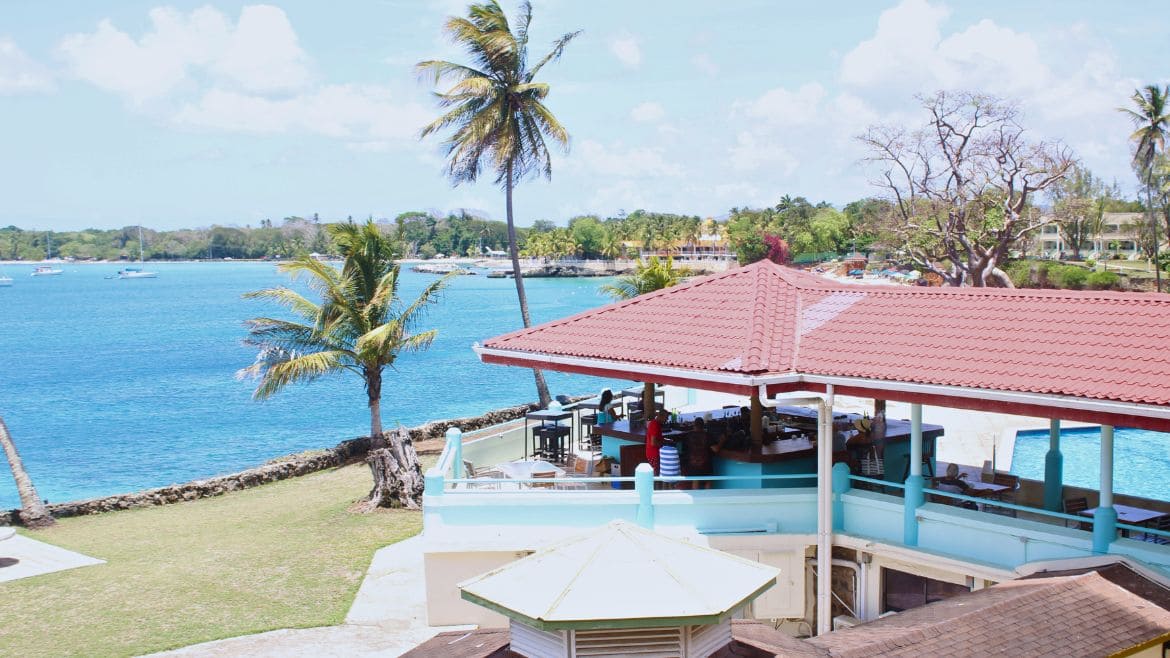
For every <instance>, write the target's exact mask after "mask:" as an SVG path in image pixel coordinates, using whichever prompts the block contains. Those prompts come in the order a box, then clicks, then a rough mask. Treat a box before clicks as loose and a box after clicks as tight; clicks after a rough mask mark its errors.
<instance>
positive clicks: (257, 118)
mask: <svg viewBox="0 0 1170 658" xmlns="http://www.w3.org/2000/svg"><path fill="white" fill-rule="evenodd" d="M503 4H504V7H505V8H506V9H507V10H508V11H509V13H510V14H513V15H514V13H515V10H516V5H515V3H513V2H511V0H504V1H503ZM466 6H467V3H466V2H457V1H453V0H438V1H433V2H423V1H412V0H381V1H375V0H352V1H349V2H344V3H324V2H316V1H308V0H306V1H297V2H279V3H275V4H250V3H240V2H226V1H214V2H210V3H205V2H194V3H189V2H174V3H170V4H161V3H159V2H154V1H150V2H143V1H140V0H120V1H119V2H117V3H112V2H89V1H85V0H55V1H53V2H40V3H33V2H27V1H25V0H0V154H2V155H0V226H2V225H8V224H15V225H17V226H20V227H22V228H29V229H56V230H70V229H78V228H84V227H97V228H118V227H123V226H130V225H135V224H144V225H146V226H149V227H152V228H159V229H163V228H167V229H170V228H183V227H203V226H210V225H212V224H224V225H237V226H247V225H252V226H254V225H257V224H258V223H259V222H260V220H263V219H274V220H279V219H280V218H282V217H286V216H292V215H300V216H309V215H312V214H313V213H319V214H320V217H321V218H322V219H323V220H334V219H339V218H344V217H346V216H354V217H366V216H370V215H372V216H374V217H378V218H381V217H394V216H395V215H397V214H398V213H400V212H403V211H406V210H415V209H423V210H435V211H439V212H447V211H449V210H454V209H458V208H468V209H472V210H475V211H478V212H480V213H482V214H485V215H487V216H489V217H493V218H498V219H502V218H503V213H504V195H503V193H502V191H501V190H500V189H499V187H498V186H495V185H493V183H492V179H491V177H485V178H484V179H483V180H481V181H480V182H477V183H475V184H471V185H467V184H464V185H460V186H458V187H452V185H451V184H450V182H449V181H448V180H447V179H446V178H445V177H444V175H443V171H442V168H443V152H442V149H441V144H440V142H441V140H439V139H435V138H429V139H427V140H423V141H420V140H419V139H418V132H419V129H420V128H421V127H422V126H423V125H425V124H426V123H427V122H428V121H430V120H431V119H433V118H434V117H435V116H437V113H438V109H437V108H436V107H435V105H434V102H433V100H432V97H431V91H432V87H431V86H430V85H429V84H428V83H427V81H420V80H418V79H417V78H416V76H415V74H414V64H415V63H416V62H418V61H420V60H425V59H449V60H454V61H463V60H462V58H463V54H462V53H461V52H460V51H459V49H458V48H456V47H455V46H454V45H453V44H451V43H450V42H449V41H448V40H447V39H446V38H445V37H444V35H443V32H442V24H443V21H444V19H445V17H447V16H450V15H453V14H460V13H464V12H465V11H466ZM533 15H534V18H533V24H532V31H531V34H532V37H531V42H532V44H533V47H532V52H533V57H536V56H539V55H542V54H543V53H544V52H545V51H546V48H545V46H546V45H547V44H551V43H552V41H553V40H554V39H556V38H557V37H558V36H560V35H561V34H563V33H565V32H569V31H573V30H582V31H583V32H582V34H581V35H580V36H579V37H578V38H577V39H576V40H575V41H573V42H572V43H571V44H570V45H569V46H568V48H567V49H566V50H565V53H564V57H563V58H562V60H561V61H560V62H558V63H556V64H552V65H550V66H548V67H546V68H545V69H544V70H543V71H542V74H541V78H542V79H543V80H544V81H545V82H547V83H549V85H550V86H551V89H552V91H551V93H550V94H549V97H548V99H547V104H548V106H549V107H550V108H551V110H552V111H553V112H554V113H555V114H556V115H557V117H558V118H559V119H560V120H561V122H562V123H563V124H564V125H565V126H566V127H567V128H568V130H569V133H570V135H571V138H572V141H571V146H570V149H569V151H568V152H567V153H557V154H556V155H555V156H554V158H553V176H552V180H551V181H546V180H543V179H535V180H529V181H525V182H524V183H522V184H521V185H520V186H519V187H518V189H517V190H516V197H515V204H516V222H517V224H519V225H521V226H526V225H530V224H531V223H532V222H533V221H534V220H537V219H549V220H552V221H554V222H556V223H557V224H562V225H563V224H565V223H566V222H567V221H568V219H569V218H571V217H573V216H576V215H579V214H586V213H596V214H600V215H602V216H607V215H613V214H616V213H619V212H621V211H625V212H631V211H633V210H636V209H639V208H642V209H646V210H655V211H660V212H678V213H685V214H697V215H702V216H721V215H724V214H726V212H727V211H728V209H729V208H731V207H744V206H752V207H760V206H765V205H772V204H775V203H776V202H777V201H778V200H779V199H780V197H782V196H784V195H786V194H787V195H792V196H798V195H799V196H805V197H808V198H809V199H811V200H813V201H814V202H815V201H820V200H826V201H828V202H830V203H833V204H835V205H838V206H840V205H843V204H845V203H848V202H849V201H852V200H855V199H859V198H863V197H866V196H870V195H873V194H875V193H876V192H877V190H876V188H874V187H873V186H872V185H871V184H870V183H869V179H870V177H871V176H872V175H873V173H874V172H873V170H872V169H871V168H870V167H869V166H867V165H866V163H865V162H864V160H863V158H864V156H865V152H864V150H863V149H862V147H861V146H860V145H859V143H858V142H857V140H856V136H857V135H858V134H860V133H861V132H862V131H864V129H865V128H866V127H867V126H869V125H872V124H879V123H885V124H897V125H908V126H913V125H919V124H921V123H922V122H923V121H924V117H925V115H924V113H923V111H922V109H921V106H920V105H919V104H918V102H917V101H916V100H915V95H916V94H922V93H932V92H934V91H936V90H939V89H969V90H978V91H982V92H987V93H992V94H997V95H1000V96H1003V97H1006V98H1010V99H1012V100H1014V101H1016V102H1018V103H1019V105H1020V107H1021V109H1022V111H1023V113H1024V116H1023V124H1024V125H1025V127H1026V128H1027V129H1028V131H1029V133H1028V134H1029V136H1030V137H1031V138H1033V139H1035V140H1053V141H1060V142H1063V143H1065V144H1067V145H1068V146H1069V147H1071V148H1072V149H1073V150H1074V152H1075V153H1076V154H1077V155H1078V156H1079V157H1080V158H1081V159H1082V161H1083V162H1084V164H1085V165H1086V166H1088V167H1089V168H1090V169H1091V170H1092V171H1093V172H1094V173H1096V174H1097V175H1098V176H1100V177H1103V178H1105V179H1106V180H1112V179H1116V180H1117V181H1118V182H1119V183H1120V184H1121V187H1122V190H1123V191H1124V192H1125V193H1126V194H1133V193H1134V191H1135V187H1136V185H1135V181H1134V177H1133V174H1132V171H1131V170H1130V167H1129V159H1130V148H1129V145H1128V136H1129V133H1130V132H1131V127H1130V124H1129V123H1128V121H1127V119H1126V118H1125V117H1124V116H1123V115H1121V114H1120V113H1119V112H1117V111H1116V108H1117V107H1119V106H1122V105H1126V104H1127V103H1128V102H1129V96H1130V95H1131V94H1132V93H1133V91H1134V89H1135V88H1136V87H1138V86H1139V85H1145V84H1150V83H1158V84H1164V83H1166V82H1168V81H1170V78H1168V76H1170V69H1168V68H1167V64H1168V63H1170V38H1168V37H1167V35H1168V34H1170V12H1166V11H1165V8H1164V5H1163V4H1162V3H1161V2H1156V1H1149V2H1141V1H1135V2H1127V3H1124V4H1117V5H1115V4H1113V3H1104V2H1098V1H1081V0H1066V1H1061V2H1056V1H1052V2H1029V3H1020V2H1015V1H1011V2H1006V1H994V0H992V1H986V2H978V3H976V2H957V1H952V2H942V1H932V0H901V1H900V2H896V3H894V2H873V1H870V2H828V1H826V2H818V3H797V2H765V1H761V0H735V1H733V2H709V1H706V0H702V1H700V0H693V1H687V0H679V1H675V2H662V1H659V0H647V1H646V2H624V1H617V0H596V1H591V2H574V1H571V0H544V1H542V0H535V2H534V9H533Z"/></svg>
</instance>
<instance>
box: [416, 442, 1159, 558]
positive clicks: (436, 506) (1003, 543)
mask: <svg viewBox="0 0 1170 658" xmlns="http://www.w3.org/2000/svg"><path fill="white" fill-rule="evenodd" d="M450 438H451V437H449V439H450ZM461 453H462V445H461V440H460V441H453V440H449V442H448V446H447V448H446V449H445V450H444V452H443V454H442V455H441V456H440V458H439V461H438V464H437V465H436V466H435V468H432V469H431V470H430V471H428V472H427V478H426V497H425V504H424V512H425V519H426V521H425V523H426V530H427V532H430V531H432V530H436V529H459V528H462V529H463V530H465V531H466V530H471V529H472V528H476V527H479V528H484V529H490V531H491V532H499V529H501V528H507V527H527V528H529V529H531V528H533V527H539V526H556V527H566V526H571V527H583V528H584V527H593V526H596V525H601V524H604V523H607V522H609V521H611V520H615V519H625V520H628V521H632V522H637V523H640V524H642V525H644V526H647V527H655V526H660V527H684V528H691V529H693V530H694V531H696V532H699V533H702V534H724V533H772V534H789V535H793V534H802V535H812V534H814V533H816V531H817V491H816V488H815V487H809V486H788V487H778V488H777V487H759V488H746V489H732V488H720V489H693V488H680V486H682V487H693V486H694V484H696V483H698V482H702V481H712V482H722V483H734V482H736V481H742V480H751V481H753V483H755V484H756V485H757V486H758V484H759V483H761V482H762V481H765V480H782V481H788V482H790V483H791V484H795V485H804V484H806V483H808V482H809V481H810V480H811V481H815V479H816V474H814V473H795V474H783V475H750V476H709V477H700V478H694V477H670V478H664V477H653V476H652V474H650V473H648V472H645V473H639V474H638V475H637V476H635V477H623V478H612V477H605V478H601V477H570V476H565V477H558V478H524V479H513V478H503V477H487V478H482V477H476V478H471V477H464V476H463V473H462V461H461V460H462V457H461ZM839 466H843V465H839ZM833 480H834V482H833V491H834V494H833V501H832V504H833V508H834V509H833V521H834V532H835V533H836V534H838V535H846V536H850V537H854V538H857V539H863V540H870V541H876V542H880V543H883V544H889V545H894V546H906V547H910V548H917V549H920V550H926V551H929V552H933V553H937V554H941V555H944V556H948V557H952V558H956V559H960V560H965V561H969V562H975V563H979V564H987V565H992V566H995V567H998V568H1003V569H1009V570H1010V569H1014V568H1016V567H1018V566H1020V565H1023V564H1026V563H1028V562H1033V561H1037V560H1052V559H1061V558H1074V557H1085V556H1088V555H1092V554H1093V541H1092V532H1091V531H1087V530H1083V529H1081V525H1082V524H1085V523H1091V519H1087V518H1085V517H1081V516H1075V515H1071V514H1064V513H1060V512H1051V511H1047V510H1043V509H1038V508H1035V507H1028V506H1024V505H1017V504H1014V503H1010V502H1003V501H998V500H993V499H988V498H982V497H975V496H968V495H963V494H958V493H950V492H944V491H938V490H934V489H927V490H926V491H925V494H926V496H927V502H924V503H923V504H922V505H920V506H917V507H909V506H908V505H907V503H906V499H905V489H906V486H905V485H904V484H901V483H893V482H888V481H886V480H877V479H873V478H866V477H861V476H855V475H850V474H849V473H848V469H847V468H844V469H841V468H838V469H835V470H834V472H833ZM615 484H616V485H618V486H619V487H632V488H617V489H615V488H614V485H615ZM955 503H958V504H955ZM963 503H967V504H969V505H973V506H976V507H977V509H967V508H965V507H963V506H962V504H963ZM910 526H912V527H913V529H914V532H913V533H912V535H913V536H914V539H915V541H910V537H911V536H912V535H911V533H909V532H908V527H910ZM1070 526H1071V527H1070ZM1117 527H1118V528H1121V529H1122V530H1124V531H1126V532H1128V533H1130V534H1132V537H1129V538H1127V537H1121V538H1117V539H1115V540H1113V541H1112V542H1110V543H1109V550H1108V552H1109V553H1111V554H1118V555H1125V556H1129V557H1132V558H1136V559H1138V560H1141V561H1143V562H1145V563H1147V564H1150V565H1151V566H1154V567H1156V568H1159V569H1162V570H1164V571H1167V572H1168V573H1170V546H1168V545H1163V544H1159V543H1155V542H1153V541H1141V540H1139V538H1140V539H1145V540H1150V539H1163V540H1167V541H1170V532H1166V531H1161V530H1156V529H1151V528H1146V527H1143V526H1133V525H1128V524H1117Z"/></svg>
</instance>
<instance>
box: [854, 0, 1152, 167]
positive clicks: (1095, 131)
mask: <svg viewBox="0 0 1170 658" xmlns="http://www.w3.org/2000/svg"><path fill="white" fill-rule="evenodd" d="M948 15H949V12H948V11H947V9H945V8H944V7H942V6H935V5H931V4H930V3H929V2H927V1H926V0H903V2H901V3H900V4H899V5H897V6H896V7H893V8H892V9H889V10H887V11H885V12H883V13H882V14H881V17H880V18H879V20H878V26H877V29H876V31H875V32H874V35H873V36H872V37H871V38H869V39H867V40H865V41H862V42H861V43H859V44H858V45H857V46H856V47H855V48H854V49H853V50H852V51H850V52H848V53H847V54H846V55H845V56H844V57H843V58H842V62H841V71H840V80H841V82H842V83H843V84H844V85H845V87H846V91H845V93H846V94H856V95H855V98H857V99H858V100H861V99H863V100H862V102H863V104H864V106H865V109H868V108H874V107H876V108H879V109H880V110H881V111H882V114H883V115H884V116H878V114H876V113H874V112H873V111H872V110H871V111H870V112H869V113H868V118H869V120H868V121H866V122H864V123H861V122H859V123H861V125H865V124H868V123H874V122H875V121H882V122H896V123H906V124H908V125H914V124H918V123H920V122H921V121H923V120H924V117H923V115H922V114H921V113H920V112H913V113H907V111H906V110H907V108H908V105H909V103H908V100H909V98H910V97H911V96H912V95H913V94H915V93H923V94H927V95H929V94H931V93H932V92H934V91H935V90H937V89H971V90H978V91H982V92H986V93H990V94H995V95H998V96H1002V97H1005V98H1008V99H1011V100H1015V101H1018V102H1019V103H1020V106H1021V108H1022V110H1023V111H1024V116H1023V118H1022V121H1023V124H1024V125H1025V126H1026V127H1027V128H1028V129H1029V131H1030V132H1031V133H1032V136H1033V138H1037V139H1038V138H1045V139H1058V140H1063V141H1065V142H1067V143H1068V144H1069V145H1070V146H1072V147H1073V148H1074V150H1075V151H1077V152H1078V155H1080V156H1082V157H1083V158H1084V159H1085V163H1086V164H1087V165H1088V166H1089V167H1090V168H1092V169H1093V170H1094V171H1095V173H1097V174H1098V175H1100V176H1102V177H1104V178H1106V179H1108V178H1111V177H1119V178H1121V179H1126V178H1128V177H1129V171H1128V161H1127V158H1126V157H1117V156H1116V154H1118V153H1122V154H1128V144H1127V143H1126V137H1127V135H1128V130H1127V126H1126V124H1125V122H1124V120H1123V117H1121V116H1120V114H1119V113H1118V112H1116V111H1115V109H1114V108H1116V107H1117V106H1119V105H1123V104H1124V102H1125V101H1124V99H1125V98H1126V97H1127V96H1128V94H1129V93H1130V92H1131V91H1132V90H1133V88H1134V87H1135V86H1137V85H1138V84H1140V83H1139V81H1137V80H1134V79H1132V78H1129V77H1127V76H1125V75H1123V74H1122V72H1121V71H1120V70H1119V67H1118V64H1117V61H1116V57H1115V56H1114V54H1113V49H1112V45H1111V43H1110V42H1109V41H1108V40H1107V39H1104V38H1098V37H1095V35H1094V33H1093V31H1092V29H1091V27H1090V26H1088V25H1086V24H1083V23H1081V24H1074V25H1072V26H1071V27H1067V28H1060V29H1048V30H1045V31H1035V32H1018V31H1016V30H1013V29H1011V28H1007V27H1004V26H1001V25H998V24H996V23H995V22H994V21H992V20H990V19H982V20H978V21H976V22H974V23H971V24H969V25H960V26H956V27H955V29H954V30H953V31H951V32H950V33H948V32H947V31H946V30H945V29H944V25H945V22H946V19H947V18H948ZM844 95H845V94H842V96H844Z"/></svg>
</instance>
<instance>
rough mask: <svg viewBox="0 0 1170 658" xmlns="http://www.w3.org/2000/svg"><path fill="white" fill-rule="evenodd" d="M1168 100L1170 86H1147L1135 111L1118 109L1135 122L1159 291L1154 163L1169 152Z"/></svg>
mask: <svg viewBox="0 0 1170 658" xmlns="http://www.w3.org/2000/svg"><path fill="white" fill-rule="evenodd" d="M1167 97H1170V87H1159V86H1158V85H1146V86H1145V87H1143V88H1141V89H1135V90H1134V92H1133V96H1131V97H1130V99H1131V100H1132V101H1133V108H1126V107H1119V108H1117V109H1118V111H1120V112H1122V113H1124V114H1125V115H1126V116H1128V117H1129V119H1130V121H1133V126H1134V131H1133V134H1131V135H1130V136H1129V139H1130V141H1132V142H1133V143H1134V152H1133V167H1134V170H1135V171H1136V172H1137V174H1138V177H1139V178H1140V179H1141V180H1142V182H1143V183H1145V186H1146V220H1147V222H1149V223H1150V224H1151V226H1152V228H1153V231H1154V262H1155V267H1154V276H1155V281H1156V285H1157V289H1158V291H1159V292H1161V290H1162V270H1161V268H1160V267H1157V261H1158V247H1159V245H1160V240H1159V238H1158V226H1157V224H1156V223H1155V222H1154V218H1153V212H1154V200H1153V187H1154V163H1155V161H1156V160H1157V159H1158V154H1159V153H1165V152H1166V135H1167V133H1168V132H1170V113H1168V112H1167V110H1168V109H1170V108H1167Z"/></svg>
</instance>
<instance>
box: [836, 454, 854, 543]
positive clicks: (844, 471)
mask: <svg viewBox="0 0 1170 658" xmlns="http://www.w3.org/2000/svg"><path fill="white" fill-rule="evenodd" d="M851 486H852V485H851V483H850V482H849V464H846V463H844V462H838V463H836V464H833V530H834V531H835V532H841V531H844V530H845V499H844V498H842V497H841V494H844V493H845V492H847V491H849V489H850V487H851Z"/></svg>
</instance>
